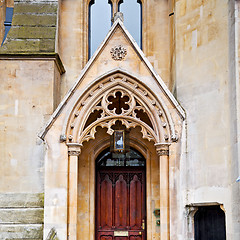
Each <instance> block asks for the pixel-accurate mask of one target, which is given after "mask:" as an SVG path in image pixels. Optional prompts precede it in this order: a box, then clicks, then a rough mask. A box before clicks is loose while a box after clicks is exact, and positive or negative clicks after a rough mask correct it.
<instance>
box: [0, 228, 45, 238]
mask: <svg viewBox="0 0 240 240" xmlns="http://www.w3.org/2000/svg"><path fill="white" fill-rule="evenodd" d="M0 235H1V239H28V240H29V239H42V237H43V225H42V224H24V225H19V224H6V225H5V224H4V225H0Z"/></svg>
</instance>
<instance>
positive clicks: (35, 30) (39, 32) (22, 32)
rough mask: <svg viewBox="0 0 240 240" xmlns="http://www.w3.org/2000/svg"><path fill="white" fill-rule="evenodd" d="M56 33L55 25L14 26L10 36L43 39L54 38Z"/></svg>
mask: <svg viewBox="0 0 240 240" xmlns="http://www.w3.org/2000/svg"><path fill="white" fill-rule="evenodd" d="M55 33H56V28H55V27H36V26H35V27H30V26H27V27H25V26H22V27H14V26H13V27H12V28H11V30H10V31H9V34H8V38H31V39H41V38H49V39H54V38H55Z"/></svg>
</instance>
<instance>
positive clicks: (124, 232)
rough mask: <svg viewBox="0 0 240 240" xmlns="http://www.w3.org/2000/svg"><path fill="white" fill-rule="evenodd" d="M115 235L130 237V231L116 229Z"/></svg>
mask: <svg viewBox="0 0 240 240" xmlns="http://www.w3.org/2000/svg"><path fill="white" fill-rule="evenodd" d="M114 237H128V231H114Z"/></svg>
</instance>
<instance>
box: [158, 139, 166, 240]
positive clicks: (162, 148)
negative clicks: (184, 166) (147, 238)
mask: <svg viewBox="0 0 240 240" xmlns="http://www.w3.org/2000/svg"><path fill="white" fill-rule="evenodd" d="M169 145H170V144H166V143H158V144H155V146H156V150H157V154H158V156H159V175H160V239H161V240H169V239H170V232H169Z"/></svg>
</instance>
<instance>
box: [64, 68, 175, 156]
mask: <svg viewBox="0 0 240 240" xmlns="http://www.w3.org/2000/svg"><path fill="white" fill-rule="evenodd" d="M117 92H118V93H121V95H122V96H127V97H128V98H129V101H128V102H126V104H127V105H128V108H127V109H122V111H121V112H120V113H116V112H115V111H114V110H109V108H108V106H109V104H111V102H109V97H110V96H112V97H115V95H116V93H117ZM138 111H143V112H144V113H146V115H147V116H148V118H149V122H151V123H149V122H146V121H145V120H144V119H141V117H138V116H137V114H136V113H137V112H138ZM93 112H99V113H100V112H101V114H100V115H99V116H98V117H97V118H96V119H95V120H94V121H92V122H91V124H89V125H87V126H86V122H87V120H88V118H89V117H90V115H91V114H92V113H93ZM116 121H121V122H122V124H123V125H125V126H126V128H127V129H130V128H135V127H137V126H140V128H141V132H142V135H143V138H144V139H147V140H148V141H153V142H154V143H159V142H163V143H164V142H165V143H171V142H175V141H177V132H176V131H175V126H174V124H173V119H172V117H171V114H170V112H169V110H168V109H167V108H166V107H165V105H164V104H163V103H162V100H161V99H158V98H157V96H155V94H154V93H153V92H152V91H151V90H150V89H149V88H148V87H147V86H145V85H144V84H142V83H141V82H140V81H138V79H136V78H133V77H132V76H129V75H128V74H124V73H121V72H116V73H113V74H111V75H108V76H106V77H102V78H101V79H99V81H97V82H96V84H94V85H93V86H91V87H89V88H88V90H87V91H85V93H84V94H82V96H81V97H80V98H79V100H78V102H77V104H76V105H75V106H74V108H73V109H72V111H71V113H70V114H69V115H68V116H66V119H65V123H66V124H64V127H63V131H62V134H63V135H65V136H66V142H67V143H79V144H82V143H83V142H84V141H89V140H90V139H95V133H96V128H97V127H98V126H100V127H102V128H107V129H108V130H107V133H108V134H109V135H112V133H113V129H112V126H113V125H114V124H115V122H116ZM164 154H165V155H166V154H167V152H166V153H164Z"/></svg>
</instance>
